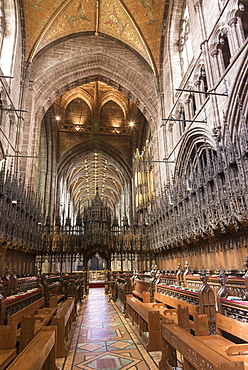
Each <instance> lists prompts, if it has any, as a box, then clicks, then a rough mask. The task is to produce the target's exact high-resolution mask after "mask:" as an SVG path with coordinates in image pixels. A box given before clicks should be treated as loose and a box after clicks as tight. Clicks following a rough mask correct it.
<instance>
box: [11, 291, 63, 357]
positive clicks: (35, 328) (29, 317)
mask: <svg viewBox="0 0 248 370" xmlns="http://www.w3.org/2000/svg"><path fill="white" fill-rule="evenodd" d="M44 304H45V299H44V297H43V298H41V299H39V300H38V301H35V302H33V303H32V304H30V305H29V306H26V307H24V308H23V309H22V310H20V311H18V312H16V313H15V314H13V315H11V316H9V319H8V324H9V325H12V326H15V327H16V328H17V334H16V341H17V342H20V343H19V352H21V351H22V350H23V349H24V348H25V346H26V345H27V344H28V343H29V342H30V341H31V340H32V339H33V338H34V336H35V335H36V334H37V333H38V332H39V331H40V330H41V328H42V327H43V326H45V325H47V324H49V322H50V320H51V318H52V316H54V314H55V313H56V311H57V306H56V307H53V308H41V307H43V306H44Z"/></svg>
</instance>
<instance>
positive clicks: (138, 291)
mask: <svg viewBox="0 0 248 370" xmlns="http://www.w3.org/2000/svg"><path fill="white" fill-rule="evenodd" d="M149 289H150V284H149V283H148V282H146V281H142V280H135V282H134V290H133V291H132V294H133V295H134V297H137V298H138V299H140V300H141V301H142V302H144V303H149V302H150V292H149V291H148V290H149Z"/></svg>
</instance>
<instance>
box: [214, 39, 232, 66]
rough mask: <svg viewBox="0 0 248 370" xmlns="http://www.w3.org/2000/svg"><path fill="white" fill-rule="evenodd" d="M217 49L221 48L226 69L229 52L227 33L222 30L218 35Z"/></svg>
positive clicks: (228, 61) (228, 62) (229, 56)
mask: <svg viewBox="0 0 248 370" xmlns="http://www.w3.org/2000/svg"><path fill="white" fill-rule="evenodd" d="M217 49H218V50H221V53H222V60H223V64H224V69H226V68H227V67H228V65H229V64H230V59H231V53H230V48H229V43H228V38H227V35H226V34H224V33H222V32H221V33H220V35H219V43H218V45H217Z"/></svg>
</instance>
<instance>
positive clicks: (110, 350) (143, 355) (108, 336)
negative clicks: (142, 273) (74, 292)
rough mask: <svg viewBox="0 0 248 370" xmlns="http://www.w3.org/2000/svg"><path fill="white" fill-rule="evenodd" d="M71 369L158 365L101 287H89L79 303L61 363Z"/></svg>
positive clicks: (148, 369)
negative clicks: (71, 333)
mask: <svg viewBox="0 0 248 370" xmlns="http://www.w3.org/2000/svg"><path fill="white" fill-rule="evenodd" d="M71 369H72V370H76V369H77V370H78V369H85V370H86V369H87V370H92V369H99V370H100V369H101V370H119V369H122V370H127V369H129V370H157V369H158V367H157V366H156V364H155V362H154V361H153V359H152V358H151V357H150V355H149V354H148V353H147V352H146V350H145V349H144V347H143V345H142V344H141V342H140V341H139V339H138V338H137V336H136V335H135V334H134V332H133V330H132V327H130V326H129V324H128V322H127V321H126V319H125V318H124V316H123V315H122V314H121V313H119V311H118V310H116V309H115V304H113V303H112V302H108V297H107V296H106V295H105V293H104V288H94V289H90V293H89V296H88V297H87V299H86V301H85V302H84V304H83V306H82V309H81V312H80V314H79V317H78V320H77V324H76V327H75V331H74V334H73V338H72V342H71V346H70V350H69V354H68V357H67V360H66V362H65V365H64V367H63V370H71Z"/></svg>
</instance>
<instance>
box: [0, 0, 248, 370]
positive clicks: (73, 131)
mask: <svg viewBox="0 0 248 370" xmlns="http://www.w3.org/2000/svg"><path fill="white" fill-rule="evenodd" d="M247 40H248V1H247V0H208V1H206V0H111V1H110V0H0V298H1V299H0V302H1V303H0V324H1V325H2V326H6V324H7V323H9V320H8V317H9V316H11V315H12V314H16V312H17V305H16V306H15V307H14V308H13V307H12V308H13V310H12V311H11V310H9V311H8V310H7V308H8V307H9V304H10V303H9V302H10V301H8V297H9V296H10V297H13V296H14V295H13V294H14V293H17V291H19V293H20V292H27V291H28V290H27V287H28V286H29V285H28V284H29V283H31V281H32V284H34V281H35V284H38V285H39V284H40V285H39V286H40V287H41V291H42V292H43V293H42V294H43V296H45V301H46V304H48V303H47V302H48V301H49V293H51V292H52V289H53V285H54V289H55V286H57V285H60V288H61V286H62V285H63V287H64V291H62V290H56V289H55V291H56V294H62V295H63V294H65V291H66V296H69V297H70V296H71V294H72V296H73V297H75V294H76V293H75V294H74V293H72V292H74V290H73V289H74V288H75V289H76V288H77V289H78V286H77V285H75V284H74V283H73V281H71V282H68V281H67V283H65V281H66V278H65V276H66V274H67V275H68V276H71V277H72V276H74V278H75V279H76V278H77V279H79V280H80V294H79V300H81V299H82V300H83V299H86V298H85V297H87V295H88V294H89V290H90V286H92V285H90V284H93V285H94V282H95V285H97V282H98V280H99V281H100V282H99V284H100V285H101V280H102V281H103V282H104V287H105V293H107V295H109V297H110V300H113V301H115V302H119V303H120V304H119V306H120V308H119V309H120V310H124V311H125V310H126V313H127V314H128V312H129V313H130V312H131V313H133V311H132V310H134V307H132V304H131V303H128V302H129V300H128V298H127V294H130V293H132V291H133V290H134V291H136V293H137V294H136V295H137V297H138V298H137V297H136V298H137V299H139V300H140V297H141V301H143V302H145V301H146V298H144V297H143V294H144V292H145V291H146V292H147V293H149V294H150V296H151V297H150V298H151V300H149V302H160V304H162V303H161V302H164V301H163V300H162V298H161V297H160V296H161V295H163V296H164V295H166V294H167V293H168V292H167V293H165V292H164V290H163V289H165V290H166V288H163V284H167V285H166V286H169V287H170V286H172V285H173V284H174V286H177V288H178V286H184V287H188V288H187V289H189V287H191V288H192V289H200V290H199V291H201V289H203V291H204V292H205V291H206V290H207V288H206V286H207V285H208V283H207V280H206V279H210V280H209V288H208V289H210V290H211V289H212V291H213V294H214V296H213V297H214V298H213V299H212V301H211V302H212V303H211V304H210V303H209V301H207V303H202V305H201V299H202V295H201V294H200V295H199V300H200V301H199V302H200V303H199V307H200V311H199V312H198V313H201V314H206V315H209V316H208V319H209V321H208V324H209V325H210V332H211V334H215V329H216V325H217V324H216V322H217V321H216V320H217V317H218V316H216V318H215V316H214V315H212V314H210V313H209V312H210V311H211V310H212V308H211V307H212V306H211V305H213V304H214V306H215V309H216V312H217V311H218V313H217V315H219V314H222V315H223V316H228V312H229V317H230V318H232V319H234V318H235V319H237V321H239V322H241V321H242V322H245V323H246V322H247V315H248V311H247V308H246V307H243V306H242V309H241V308H240V307H239V309H237V311H235V312H236V313H235V314H234V311H233V310H234V307H231V308H230V307H229V306H230V304H229V303H228V304H229V306H228V307H229V308H223V307H224V306H223V305H224V303H223V302H224V301H221V299H224V298H226V297H227V296H235V297H238V298H240V299H241V300H242V302H246V303H247V300H248V293H247V292H248V272H247V269H248V257H247V256H248V252H247V248H248V127H247V113H248V81H247V77H248V53H247V50H248V41H247ZM189 276H191V277H192V276H194V279H195V280H194V279H193V280H192V279H191V280H190V278H189ZM197 276H198V277H197ZM217 277H218V278H217ZM28 279H30V280H28ZM49 279H50V280H49ZM61 279H62V280H63V279H64V280H63V281H64V282H63V284H62V280H61ZM173 279H174V280H173ZM187 279H188V280H187ZM211 279H212V280H211ZM218 279H219V280H218ZM232 279H238V280H233V281H232ZM24 281H25V284H24ZM75 281H76V280H75ZM141 281H143V284H144V286H141V285H142V284H141V283H140V282H141ZM189 281H190V283H189ZM193 281H194V283H193ZM227 281H229V283H228V282H227ZM136 283H137V284H136ZM73 284H74V285H73ZM146 284H149V287H148V288H147V286H146ZM159 284H160V285H161V284H162V285H161V286H160V285H159ZM228 284H229V285H228ZM227 285H228V289H229V293H227V290H225V289H226V286H227ZM30 286H31V285H30ZM30 286H29V287H30ZM49 286H50V290H49ZM200 286H202V287H203V288H200ZM18 287H19V288H18ZM124 287H125V288H124ZM134 287H135V288H134ZM18 289H19V290H18ZM31 289H33V286H32V288H31ZM37 289H38V288H37ZM77 289H76V290H77ZM125 289H127V290H125ZM161 289H162V290H161ZM168 289H169V288H168ZM204 289H205V290H204ZM212 291H211V292H212ZM95 292H96V291H95ZM123 292H124V293H123ZM192 292H193V291H192ZM174 293H175V292H174ZM174 293H173V294H174ZM181 293H182V292H181ZM193 293H194V294H195V292H193ZM193 293H192V294H193ZM23 294H24V293H23ZM77 294H78V293H77ZM123 294H124V296H125V298H123V297H124V296H123ZM159 294H160V296H158V295H159ZM173 294H172V292H170V293H169V296H172V295H173ZM176 294H179V293H178V292H177V293H175V294H174V295H173V296H175V295H176ZM185 294H186V293H185ZM24 295H25V294H24ZM134 295H135V294H134ZM186 295H187V294H186ZM203 296H204V294H203ZM210 296H211V294H210V293H208V298H209V297H210ZM92 297H93V298H92V299H93V301H92V302H95V304H96V302H97V301H98V298H96V297H95V296H94V294H93V296H92ZM159 297H160V298H159ZM36 298H39V299H41V296H39V297H38V296H37V297H36ZM36 298H35V299H34V297H33V300H36ZM150 298H149V299H150ZM68 299H69V298H68ZM99 299H100V298H99ZM104 299H105V298H104V296H101V300H102V302H105V301H104ZM183 300H184V301H185V300H186V298H185V299H183ZM189 301H190V302H191V303H192V302H193V301H194V297H193V298H192V297H191V298H190V299H189ZM203 301H204V300H203ZM213 301H214V302H215V303H213ZM238 301H239V299H237V302H238ZM90 302H91V301H88V303H87V304H88V306H87V307H89V308H88V310H89V312H90V307H91V303H90ZM194 302H195V301H194ZM204 302H205V301H204ZM30 303H32V302H31V301H27V302H26V303H25V304H23V305H22V306H18V307H19V308H18V309H20V308H21V309H23V307H25V306H27V305H28V304H30ZM32 304H33V303H32ZM104 304H105V306H104V307H105V308H106V307H110V306H109V305H110V304H112V303H111V302H110V303H109V302H105V303H104ZM113 304H114V303H113ZM147 304H148V303H147ZM149 304H150V303H149ZM194 304H198V303H194ZM237 304H238V303H237ZM137 305H139V303H138V304H137ZM167 306H170V308H171V307H174V306H173V304H168V303H167ZM206 306H207V307H208V309H209V310H210V311H208V312H207V311H206V309H204V308H203V307H206ZM210 306H211V307H210ZM244 306H245V303H244ZM246 306H247V304H246ZM87 307H86V306H85V311H86V312H87ZM92 307H93V303H92ZM111 307H112V306H111ZM147 307H148V306H147ZM209 307H210V308H209ZM225 307H226V306H225ZM235 307H236V306H235ZM106 309H107V308H106ZM149 309H151V308H149ZM228 310H229V311H228ZM230 310H232V311H230ZM242 310H243V311H242ZM1 311H2V312H1ZM241 311H242V312H243V313H242V314H240V312H241ZM211 312H212V311H211ZM230 312H231V313H230ZM237 312H239V314H237ZM28 315H30V312H29V313H28ZM113 315H114V314H113ZM178 315H179V313H178ZM237 316H238V317H237ZM178 317H179V316H178ZM245 317H246V318H245ZM125 320H128V319H125ZM178 320H179V319H178ZM211 320H214V325H215V329H214V326H213V321H211ZM218 320H219V319H218ZM179 321H180V320H179ZM82 325H84V324H82ZM166 325H167V326H168V325H169V324H166ZM218 325H219V324H218ZM7 326H8V325H7ZM148 327H149V325H148ZM146 329H147V328H146ZM148 329H149V328H148ZM148 329H147V330H146V332H147V331H149V330H148ZM140 330H141V329H140ZM170 330H172V329H170V327H169V326H168V328H167V327H165V326H164V327H163V329H162V332H163V333H165V332H166V331H168V332H169V331H170ZM173 330H174V329H173ZM196 332H197V329H195V333H196ZM42 333H43V335H45V332H44V331H43V332H42ZM173 333H174V335H175V336H176V335H177V334H176V329H175V332H173ZM47 335H48V333H47ZM92 335H93V334H92ZM149 335H150V339H151V338H152V335H151V333H150V332H149ZM161 335H162V337H163V336H164V339H162V353H163V354H162V359H160V362H159V365H158V364H157V365H156V361H155V360H154V359H152V360H151V361H152V365H149V366H148V365H144V364H143V365H139V364H138V362H137V363H136V362H135V363H133V362H131V363H129V361H130V359H129V357H128V356H126V354H125V353H124V352H123V353H122V360H120V361H122V365H121V367H118V366H117V362H116V361H117V360H116V359H115V360H113V359H112V360H113V361H115V362H114V365H113V366H112V365H110V362H111V361H112V360H111V361H110V359H109V358H108V359H106V361H107V362H106V364H107V365H106V366H105V365H104V363H103V362H104V361H105V360H104V361H103V359H102V360H101V361H103V362H101V364H102V365H99V364H98V365H99V366H98V365H97V366H98V367H94V366H95V365H93V362H90V361H91V360H89V359H88V358H86V357H85V358H84V361H85V362H84V363H82V362H80V361H81V360H80V361H78V364H77V365H75V364H74V365H72V364H71V365H70V366H71V367H69V365H68V367H67V368H66V367H64V368H63V369H65V370H66V369H69V368H73V369H74V368H75V369H79V368H80V369H92V368H97V369H98V368H99V369H100V368H101V369H105V368H106V369H117V368H118V369H122V368H123V369H124V368H125V369H129V368H130V369H137V370H143V369H146V368H147V369H153V366H155V367H154V369H156V368H157V367H156V366H159V369H160V370H162V369H169V370H170V369H179V368H180V369H185V370H189V369H195V368H196V369H198V368H202V369H217V367H214V365H211V366H213V367H207V365H206V367H190V366H193V365H192V364H191V365H190V360H189V359H187V360H186V358H187V356H186V355H185V363H184V367H183V365H182V364H181V363H182V360H180V359H177V361H176V362H175V361H174V360H173V361H174V362H173V361H172V364H171V365H169V364H167V365H166V363H167V362H166V361H167V360H166V357H165V356H166V354H164V353H166V350H165V348H167V347H168V343H167V342H166V340H167V339H166V336H165V334H161ZM0 337H1V330H0ZM240 338H241V339H242V340H243V341H245V342H248V338H243V337H242V336H240ZM125 340H129V339H125ZM163 341H164V342H163ZM149 343H152V339H151V340H150V342H149ZM166 343H167V344H166ZM166 345H167V347H166ZM20 346H22V344H20ZM163 346H164V347H163ZM170 346H172V347H173V343H172V344H171V343H170ZM0 347H1V345H0ZM151 347H152V344H151ZM155 347H156V346H155ZM123 348H124V347H123ZM149 348H150V347H149V346H148V345H147V351H148V352H149ZM175 348H176V347H175ZM159 349H161V347H159ZM177 350H178V348H177ZM130 351H131V349H130ZM151 351H153V350H151ZM51 353H52V352H51ZM109 353H111V350H109ZM130 353H131V352H130ZM135 353H136V352H135ZM173 353H174V352H173ZM246 353H247V352H246ZM98 356H100V355H98ZM125 356H126V357H125ZM130 356H131V357H135V356H136V354H132V355H130ZM209 356H210V357H212V355H209ZM244 356H245V355H243V357H244ZM246 356H248V355H246ZM50 357H51V358H52V357H53V355H51V356H50ZM50 357H49V358H50ZM169 357H170V356H169ZM240 357H242V356H240ZM99 358H100V357H99ZM50 360H51V359H50ZM50 360H49V361H50ZM136 360H137V359H136ZM136 360H135V361H136ZM51 361H52V360H51ZM99 361H100V360H99ZM109 361H110V362H109ZM137 361H138V360H137ZM146 361H148V360H146ZM240 361H243V359H240ZM79 363H80V364H81V365H79ZM96 363H97V360H96ZM146 363H147V362H146ZM13 364H14V363H13ZM94 364H95V362H94ZM180 364H181V365H180ZM247 364H248V359H247ZM10 366H11V365H10ZM25 366H27V365H25ZM44 366H45V367H41V368H42V369H43V368H44V369H48V368H49V369H50V368H52V369H55V368H56V367H55V365H54V364H53V365H51V364H50V365H49V364H46V365H44ZM46 366H48V367H46ZM49 366H50V367H49ZM63 366H65V365H63ZM101 366H102V367H101ZM104 366H105V367H104ZM111 366H112V367H111ZM128 366H130V367H128ZM142 366H143V367H142ZM145 366H148V367H145ZM180 366H182V367H180ZM194 366H196V365H194ZM209 366H210V365H209ZM223 366H224V367H222V368H221V369H223V370H225V369H229V367H228V366H229V365H227V364H226V365H225V364H224V365H223ZM230 366H231V365H230ZM237 366H238V365H237V364H236V369H246V366H247V368H248V365H244V366H245V367H242V365H240V366H241V367H240V368H239V367H237ZM5 367H6V366H5ZM5 367H1V348H0V369H4V368H5ZM19 368H20V366H19ZM22 368H23V369H24V367H22ZM27 369H28V368H27ZM33 369H34V368H33ZM218 369H219V368H218ZM230 369H231V367H230ZM13 370H14V367H13ZM25 370H26V368H25Z"/></svg>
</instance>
